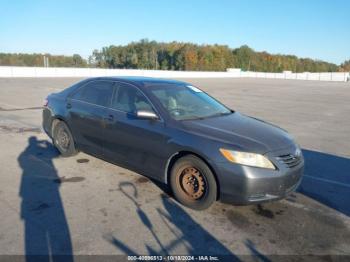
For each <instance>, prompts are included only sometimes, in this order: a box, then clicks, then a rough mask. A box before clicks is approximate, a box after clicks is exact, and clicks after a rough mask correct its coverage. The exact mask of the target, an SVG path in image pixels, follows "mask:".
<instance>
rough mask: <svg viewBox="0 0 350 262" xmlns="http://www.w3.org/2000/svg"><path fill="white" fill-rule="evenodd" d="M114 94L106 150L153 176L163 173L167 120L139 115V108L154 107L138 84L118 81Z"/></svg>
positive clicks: (106, 134)
mask: <svg viewBox="0 0 350 262" xmlns="http://www.w3.org/2000/svg"><path fill="white" fill-rule="evenodd" d="M115 88H116V91H115V95H114V98H113V100H112V104H111V108H110V110H109V112H108V115H109V117H110V119H111V121H107V122H106V129H105V143H104V154H105V155H106V156H107V157H108V158H109V159H111V160H112V161H113V162H117V163H125V164H126V165H127V166H128V167H134V168H135V169H136V170H138V171H140V172H143V173H145V174H147V175H150V176H153V177H154V178H160V176H162V175H163V168H164V167H163V165H164V162H166V159H165V155H166V154H165V153H164V151H165V150H166V148H167V147H166V143H167V139H168V136H167V134H166V128H165V124H164V122H163V121H162V120H161V119H159V120H147V119H139V118H137V116H136V112H137V110H153V111H154V108H153V106H152V104H151V103H150V102H149V100H148V99H147V97H146V96H145V95H144V94H143V93H142V92H141V91H140V90H139V89H138V88H136V87H135V86H132V85H129V84H126V83H119V82H117V83H116V84H115ZM158 176H159V177H158Z"/></svg>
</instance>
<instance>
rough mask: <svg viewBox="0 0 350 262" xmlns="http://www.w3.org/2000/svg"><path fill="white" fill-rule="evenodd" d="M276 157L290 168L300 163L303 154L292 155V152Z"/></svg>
mask: <svg viewBox="0 0 350 262" xmlns="http://www.w3.org/2000/svg"><path fill="white" fill-rule="evenodd" d="M276 158H277V160H278V161H279V162H280V163H282V164H284V165H285V166H286V167H288V168H292V167H295V166H297V165H299V164H300V163H301V161H302V160H301V156H296V155H292V154H288V155H282V156H278V157H276Z"/></svg>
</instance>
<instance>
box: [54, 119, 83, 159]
mask: <svg viewBox="0 0 350 262" xmlns="http://www.w3.org/2000/svg"><path fill="white" fill-rule="evenodd" d="M57 121H58V122H56V123H55V125H54V127H53V132H52V133H53V143H54V145H55V147H56V148H57V149H58V151H60V153H61V155H62V156H64V157H69V156H74V155H76V154H77V153H78V151H77V150H76V148H75V144H74V139H73V136H72V133H71V132H70V130H69V128H68V126H67V125H66V123H64V122H63V121H59V120H57Z"/></svg>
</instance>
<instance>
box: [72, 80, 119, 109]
mask: <svg viewBox="0 0 350 262" xmlns="http://www.w3.org/2000/svg"><path fill="white" fill-rule="evenodd" d="M112 95H113V82H109V81H93V82H90V83H88V84H86V85H85V86H83V87H82V88H80V89H79V90H78V92H76V93H75V94H74V95H73V96H72V98H73V99H76V100H80V101H84V102H88V103H91V104H95V105H100V106H105V107H108V106H109V105H110V102H111V97H112Z"/></svg>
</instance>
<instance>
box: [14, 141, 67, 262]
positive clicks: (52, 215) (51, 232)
mask: <svg viewBox="0 0 350 262" xmlns="http://www.w3.org/2000/svg"><path fill="white" fill-rule="evenodd" d="M58 156H59V153H58V151H57V150H56V149H55V148H54V147H53V146H52V145H51V144H50V143H49V142H48V141H45V140H38V139H37V138H36V137H34V136H31V137H30V138H29V139H28V145H27V147H26V148H25V150H24V151H23V152H22V153H21V154H20V155H19V157H18V159H17V160H18V163H19V165H20V167H21V169H22V178H21V185H20V192H19V195H20V197H21V198H22V202H21V218H22V220H23V221H24V230H25V232H24V235H25V236H24V238H25V243H24V244H25V255H26V261H68V262H69V261H73V256H72V254H73V251H72V243H71V237H70V232H69V228H68V223H67V220H66V216H65V212H64V208H63V204H62V200H61V196H60V192H59V187H60V179H59V177H58V174H57V171H56V168H55V166H54V164H53V159H55V158H57V157H58Z"/></svg>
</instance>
